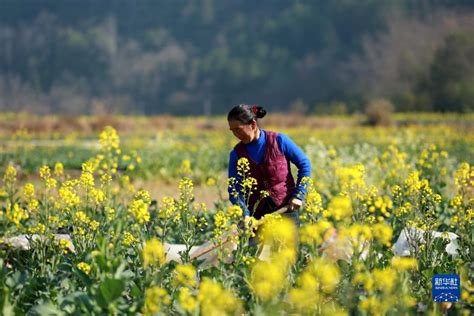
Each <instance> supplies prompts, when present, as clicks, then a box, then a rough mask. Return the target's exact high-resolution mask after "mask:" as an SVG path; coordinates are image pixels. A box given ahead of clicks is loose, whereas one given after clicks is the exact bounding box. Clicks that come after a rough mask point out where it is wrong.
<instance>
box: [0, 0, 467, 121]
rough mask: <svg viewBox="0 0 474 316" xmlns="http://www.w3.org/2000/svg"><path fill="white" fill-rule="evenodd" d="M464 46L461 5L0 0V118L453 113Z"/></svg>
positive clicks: (460, 104) (463, 70)
mask: <svg viewBox="0 0 474 316" xmlns="http://www.w3.org/2000/svg"><path fill="white" fill-rule="evenodd" d="M448 3H449V4H448ZM473 38H474V2H473V1H467V0H457V1H455V0H452V1H428V0H417V1H411V0H387V1H380V0H334V1H289V0H277V1H274V0H264V1H241V0H227V1H215V0H195V1H185V0H176V1H171V0H161V1H158V0H136V1H125V0H101V1H92V0H81V1H76V0H41V1H36V0H2V1H1V3H0V110H1V111H32V112H35V113H39V114H41V113H64V114H76V113H85V114H101V113H110V112H115V113H135V114H162V113H171V114H222V113H225V112H226V111H227V110H228V109H229V107H230V106H232V105H235V104H238V103H259V104H262V105H265V106H268V107H270V108H271V109H272V110H278V111H283V110H287V111H292V112H297V113H300V114H301V113H303V114H305V113H314V112H315V113H328V112H331V113H344V112H354V111H360V110H361V109H362V108H363V106H364V105H365V103H366V102H367V101H368V100H370V99H373V98H386V99H388V100H390V101H391V102H392V103H393V104H394V105H395V107H396V109H398V110H404V111H410V110H440V111H461V112H466V111H472V110H473V109H474V105H473V102H474V101H473V100H474V88H473V86H474V85H472V82H474V42H473Z"/></svg>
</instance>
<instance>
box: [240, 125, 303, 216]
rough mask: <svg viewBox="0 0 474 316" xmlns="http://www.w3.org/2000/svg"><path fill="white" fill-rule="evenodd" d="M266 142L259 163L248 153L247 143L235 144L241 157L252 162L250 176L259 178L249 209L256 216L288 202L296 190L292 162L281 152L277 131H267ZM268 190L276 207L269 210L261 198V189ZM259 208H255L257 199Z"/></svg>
mask: <svg viewBox="0 0 474 316" xmlns="http://www.w3.org/2000/svg"><path fill="white" fill-rule="evenodd" d="M265 133H266V143H265V153H264V155H263V161H262V162H261V163H260V164H257V163H256V162H255V161H254V160H253V159H252V158H251V157H250V155H249V154H248V152H247V149H245V145H244V144H243V143H242V142H240V143H238V144H237V145H236V146H235V151H236V153H237V156H238V157H239V158H242V157H245V158H247V159H248V161H249V164H250V176H251V177H253V178H255V179H257V190H255V191H253V192H254V193H252V195H250V198H249V206H248V207H249V210H250V213H251V214H253V216H254V217H256V218H260V217H261V216H263V215H265V214H268V213H271V212H273V211H275V210H276V209H279V208H281V207H283V206H285V205H287V204H288V202H289V201H290V199H291V197H292V196H293V193H294V191H295V180H294V179H293V175H292V174H291V168H290V162H289V161H288V160H287V159H286V157H285V155H284V154H283V153H282V152H281V150H280V147H279V146H278V142H277V139H276V138H277V133H275V132H272V131H265ZM262 190H265V191H267V192H268V193H269V194H270V196H269V197H267V198H266V199H268V198H271V200H272V201H273V204H274V206H275V209H273V210H269V209H268V203H266V201H265V200H261V197H260V191H262ZM259 200H261V201H260V202H259V203H258V206H257V209H256V210H254V207H255V205H256V204H257V201H259Z"/></svg>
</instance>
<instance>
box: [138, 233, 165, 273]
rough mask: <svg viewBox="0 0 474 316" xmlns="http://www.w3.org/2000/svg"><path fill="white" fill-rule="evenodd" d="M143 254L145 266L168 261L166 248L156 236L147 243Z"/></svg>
mask: <svg viewBox="0 0 474 316" xmlns="http://www.w3.org/2000/svg"><path fill="white" fill-rule="evenodd" d="M142 256H143V264H144V266H145V267H149V266H158V267H159V266H161V265H163V264H164V263H165V261H166V256H165V248H164V247H163V244H162V243H161V242H160V241H159V240H158V239H156V238H152V239H150V240H148V241H147V242H146V243H145V246H144V247H143V251H142Z"/></svg>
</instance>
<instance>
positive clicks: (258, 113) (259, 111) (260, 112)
mask: <svg viewBox="0 0 474 316" xmlns="http://www.w3.org/2000/svg"><path fill="white" fill-rule="evenodd" d="M252 112H253V113H254V114H255V117H256V118H263V117H264V116H265V115H267V111H266V110H265V109H264V108H263V106H257V105H253V106H252Z"/></svg>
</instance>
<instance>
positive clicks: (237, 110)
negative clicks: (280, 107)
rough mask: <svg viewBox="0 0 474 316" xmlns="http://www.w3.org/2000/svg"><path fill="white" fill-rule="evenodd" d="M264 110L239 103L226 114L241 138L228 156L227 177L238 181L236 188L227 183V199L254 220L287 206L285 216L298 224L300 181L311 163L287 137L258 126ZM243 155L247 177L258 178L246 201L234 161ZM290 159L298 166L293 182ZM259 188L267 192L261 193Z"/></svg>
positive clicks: (305, 175) (302, 186)
mask: <svg viewBox="0 0 474 316" xmlns="http://www.w3.org/2000/svg"><path fill="white" fill-rule="evenodd" d="M266 113H267V112H266V111H265V109H264V108H263V107H261V106H255V105H253V106H249V105H246V104H241V105H237V106H235V107H234V108H232V110H230V112H229V113H228V115H227V121H228V123H229V129H230V130H231V131H232V133H233V134H234V135H235V137H237V138H238V139H239V140H240V142H239V143H238V144H237V145H236V146H235V147H234V149H233V150H232V152H231V153H230V158H229V179H232V178H234V179H236V180H237V181H236V182H237V185H235V187H233V186H232V185H230V186H229V195H230V201H231V202H232V203H233V204H237V205H240V206H241V207H242V209H243V210H244V211H245V215H246V216H253V217H255V218H256V219H260V218H261V217H262V216H263V215H265V214H269V213H273V212H274V211H276V210H277V209H279V208H282V207H285V206H287V208H288V210H287V211H286V212H285V215H286V216H288V217H289V218H291V219H292V220H293V221H294V222H295V224H296V225H298V226H299V220H298V209H299V208H300V207H301V204H302V200H303V199H304V196H305V193H306V189H305V186H304V184H302V183H301V180H302V179H303V177H310V176H311V163H310V161H309V159H308V158H307V157H306V155H305V154H304V153H303V151H302V150H301V149H300V148H299V147H298V146H297V145H296V144H295V143H294V142H293V141H292V140H291V139H290V138H289V137H288V136H286V135H284V134H280V133H276V132H272V131H266V130H263V129H260V128H259V126H258V119H260V118H263V117H264V116H265V115H266ZM243 157H245V158H247V159H248V162H249V167H250V169H249V176H250V177H253V178H255V179H256V180H257V188H256V190H254V191H252V192H253V193H252V194H251V195H250V197H249V198H248V200H247V199H246V197H244V196H243V195H244V194H243V192H242V188H241V186H240V183H241V181H242V177H241V176H240V175H239V173H238V171H237V162H238V160H239V159H240V158H243ZM290 162H291V163H293V164H295V165H296V167H297V168H298V177H297V181H296V183H295V181H294V178H293V176H292V174H291V168H290ZM262 191H266V192H268V194H269V195H268V196H265V195H263V196H262V195H261V192H262ZM234 193H237V194H234ZM246 202H248V204H247V203H246Z"/></svg>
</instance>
